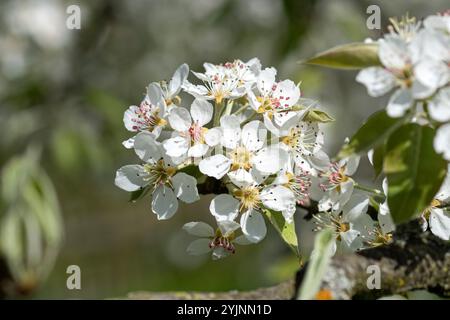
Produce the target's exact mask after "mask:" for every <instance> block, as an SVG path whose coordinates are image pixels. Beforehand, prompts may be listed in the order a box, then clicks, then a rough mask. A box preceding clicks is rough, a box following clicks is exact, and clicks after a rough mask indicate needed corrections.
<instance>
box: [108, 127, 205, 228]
mask: <svg viewBox="0 0 450 320" xmlns="http://www.w3.org/2000/svg"><path fill="white" fill-rule="evenodd" d="M134 150H135V152H136V154H137V155H138V157H139V158H140V159H141V160H142V161H144V162H145V164H144V165H126V166H123V167H121V168H120V169H119V170H117V173H116V178H115V184H116V186H118V187H119V188H121V189H123V190H125V191H128V192H133V191H137V190H140V189H142V188H145V187H149V188H151V190H152V211H153V213H155V214H156V215H157V217H158V219H159V220H166V219H169V218H171V217H172V216H173V215H174V214H175V212H176V211H177V209H178V200H177V198H178V199H180V200H181V201H183V202H186V203H192V202H194V201H197V200H198V199H199V195H198V191H197V180H196V179H195V178H194V177H192V176H190V175H188V174H186V173H184V172H177V168H176V167H175V166H174V164H173V163H172V162H171V160H170V158H169V157H167V156H166V154H165V153H164V149H163V148H162V146H161V144H160V143H159V142H157V141H156V140H155V138H154V136H153V135H151V134H150V133H148V132H141V133H139V134H138V135H137V136H136V138H135V141H134Z"/></svg>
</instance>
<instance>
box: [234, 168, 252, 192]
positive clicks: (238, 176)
mask: <svg viewBox="0 0 450 320" xmlns="http://www.w3.org/2000/svg"><path fill="white" fill-rule="evenodd" d="M228 178H230V180H231V182H233V183H234V184H235V185H236V186H237V187H240V188H242V187H244V186H248V185H251V184H254V183H255V182H256V181H255V179H254V177H253V175H252V174H251V173H250V172H248V171H247V170H245V169H238V170H235V171H230V172H228Z"/></svg>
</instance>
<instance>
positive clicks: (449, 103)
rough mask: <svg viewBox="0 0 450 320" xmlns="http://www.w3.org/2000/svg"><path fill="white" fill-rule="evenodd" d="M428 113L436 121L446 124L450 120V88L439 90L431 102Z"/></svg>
mask: <svg viewBox="0 0 450 320" xmlns="http://www.w3.org/2000/svg"><path fill="white" fill-rule="evenodd" d="M428 111H429V112H430V116H431V118H433V119H434V120H436V121H440V122H446V121H449V120H450V88H444V89H441V90H439V92H438V93H437V94H436V96H435V97H434V98H433V99H432V100H431V101H430V102H429V104H428Z"/></svg>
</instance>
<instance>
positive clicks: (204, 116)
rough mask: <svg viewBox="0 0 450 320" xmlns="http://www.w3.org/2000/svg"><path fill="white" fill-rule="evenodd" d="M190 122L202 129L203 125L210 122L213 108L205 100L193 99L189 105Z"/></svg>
mask: <svg viewBox="0 0 450 320" xmlns="http://www.w3.org/2000/svg"><path fill="white" fill-rule="evenodd" d="M191 115H192V120H194V122H196V123H197V125H198V126H200V127H203V126H204V125H205V124H207V123H208V122H210V121H211V119H212V116H213V106H212V104H211V103H209V102H208V101H206V100H205V99H199V98H197V99H195V100H194V102H192V105H191Z"/></svg>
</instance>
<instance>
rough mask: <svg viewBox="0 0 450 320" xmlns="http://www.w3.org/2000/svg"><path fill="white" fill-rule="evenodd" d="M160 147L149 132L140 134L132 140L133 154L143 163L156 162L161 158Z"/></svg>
mask: <svg viewBox="0 0 450 320" xmlns="http://www.w3.org/2000/svg"><path fill="white" fill-rule="evenodd" d="M161 149H162V148H161V145H160V143H159V142H157V141H156V140H155V137H154V136H153V135H152V134H151V133H149V132H140V133H138V134H137V135H136V137H135V138H134V152H136V154H137V155H138V157H139V158H141V160H143V161H145V162H151V161H153V162H156V161H158V160H159V159H161V158H162V157H163V152H162V150H161Z"/></svg>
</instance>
